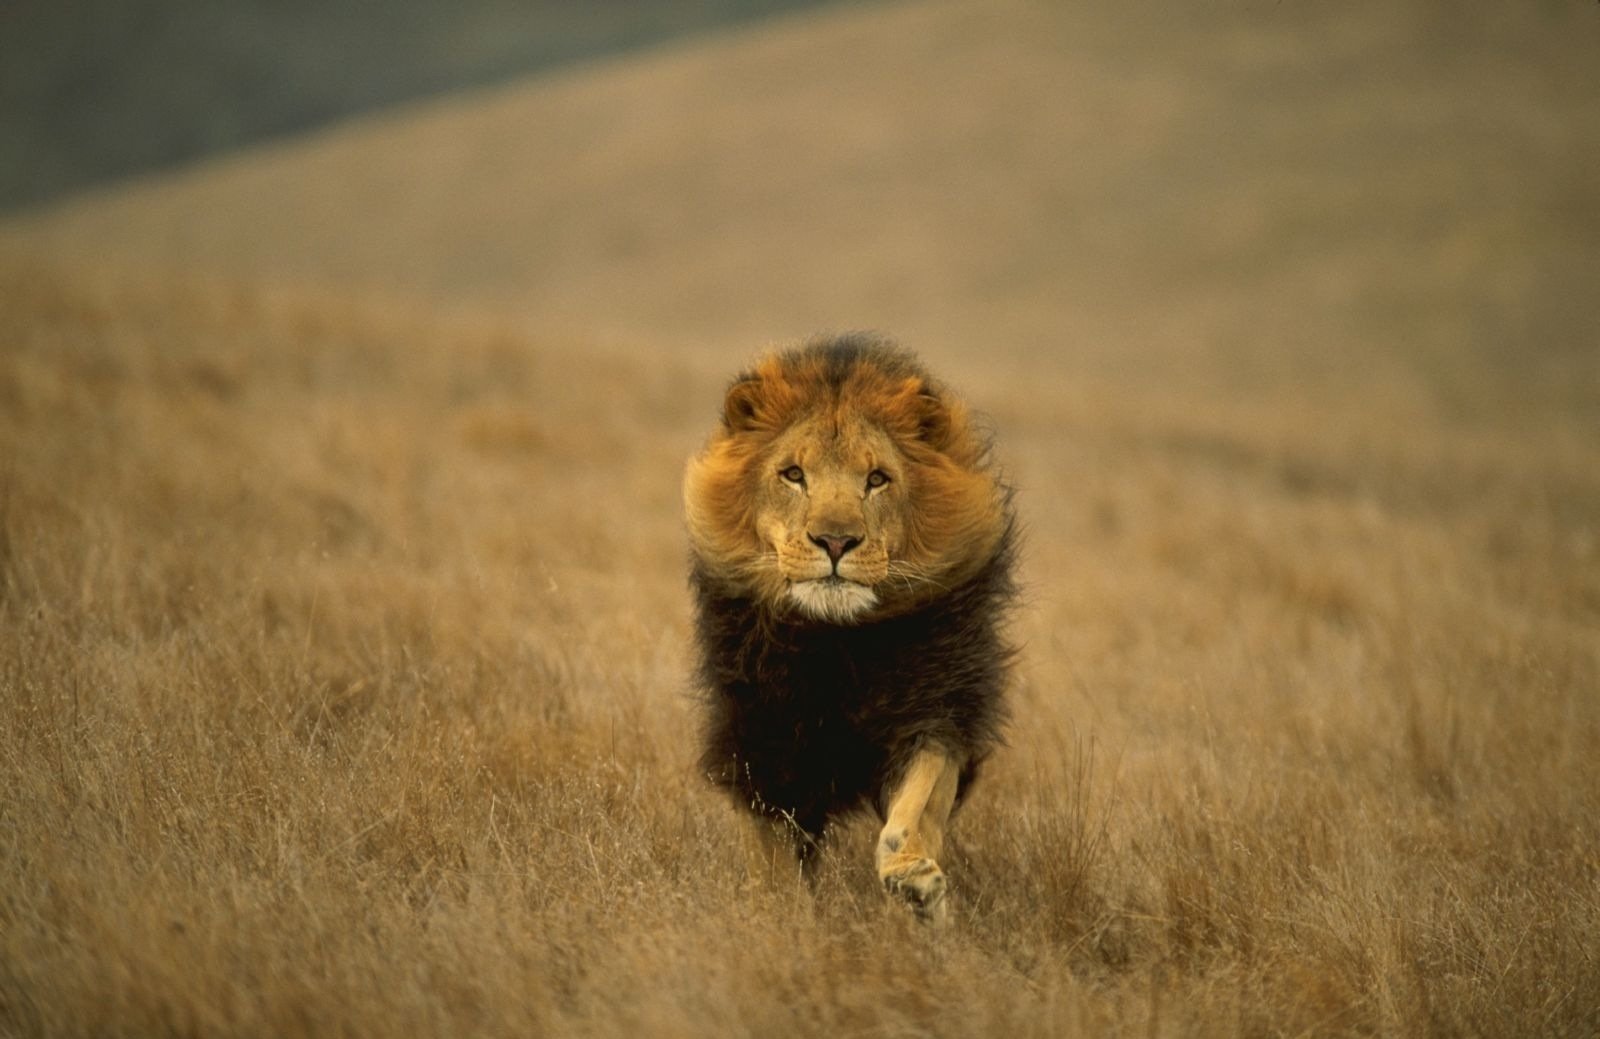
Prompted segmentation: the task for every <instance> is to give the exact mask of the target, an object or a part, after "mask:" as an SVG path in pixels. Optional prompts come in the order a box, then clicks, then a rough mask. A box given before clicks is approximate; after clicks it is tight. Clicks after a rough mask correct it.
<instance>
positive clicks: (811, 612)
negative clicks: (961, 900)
mask: <svg viewBox="0 0 1600 1039" xmlns="http://www.w3.org/2000/svg"><path fill="white" fill-rule="evenodd" d="M684 503H685V511H686V515H687V521H688V529H689V537H690V541H691V543H692V546H693V572H692V577H691V582H692V585H693V588H694V592H695V597H696V607H697V611H696V612H697V617H696V620H697V635H698V642H699V649H700V669H699V671H700V680H701V682H702V684H703V685H704V687H705V689H706V692H707V693H708V701H709V708H710V709H709V718H708V720H707V725H706V729H705V741H704V746H703V753H702V757H701V764H702V766H703V767H704V768H705V770H706V773H707V775H708V776H709V778H710V779H711V781H712V782H713V783H716V784H718V785H720V786H723V787H725V788H727V789H728V790H729V791H730V792H731V793H732V794H733V795H734V796H735V797H736V798H737V800H738V801H739V803H740V804H742V805H744V806H745V807H747V808H748V809H750V811H751V813H753V814H752V818H753V819H754V820H756V823H757V825H756V826H755V827H754V828H753V829H754V834H755V836H756V841H755V843H754V844H753V846H752V850H753V852H754V853H755V857H754V859H753V861H752V868H754V869H756V870H759V871H761V872H764V873H770V871H771V870H773V869H775V868H777V864H778V862H779V861H780V860H781V859H786V860H787V861H789V862H796V861H798V862H799V863H800V866H801V868H802V869H803V868H804V865H805V863H806V862H807V861H808V860H809V859H810V858H811V856H812V854H813V853H814V852H815V850H816V848H817V847H818V845H819V842H820V841H821V840H822V838H823V836H824V834H825V833H826V832H827V828H828V824H829V822H830V821H832V820H833V819H835V818H837V817H838V816H840V815H842V814H844V813H846V812H850V811H852V810H855V809H858V808H861V807H863V806H865V805H867V804H871V805H872V806H873V807H874V808H875V809H876V810H877V813H878V816H879V818H880V819H882V820H883V830H882V832H881V833H880V835H879V837H878V844H877V851H876V861H877V869H878V876H879V878H880V879H881V880H882V882H883V884H884V887H885V888H886V889H887V890H888V891H889V892H891V893H893V894H895V895H897V896H899V897H900V898H902V899H903V900H904V901H905V902H906V903H907V904H908V905H910V906H911V908H912V909H914V910H915V911H916V913H917V915H918V916H919V917H920V918H922V919H924V920H938V919H940V918H941V917H942V916H943V915H944V913H945V903H944V894H945V878H944V872H943V871H942V870H941V869H940V868H939V863H938V859H939V855H940V850H941V848H942V845H943V842H944V835H945V828H946V825H947V823H948V822H949V818H950V813H951V812H952V811H953V810H954V808H955V806H956V804H957V803H958V802H959V801H960V800H961V798H962V795H963V794H964V793H965V788H966V786H967V784H968V783H969V782H970V781H971V780H972V777H973V775H974V774H975V772H976V770H977V768H978V765H979V764H980V763H981V762H982V761H983V759H984V758H985V757H986V756H987V755H988V753H989V751H990V749H991V748H992V747H993V746H994V745H995V744H996V743H997V742H998V740H999V728H1000V725H1001V722H1002V720H1003V714H1004V709H1003V705H1002V703H1001V697H1002V693H1003V691H1004V687H1005V683H1006V672H1007V669H1008V665H1009V662H1010V658H1011V655H1012V654H1011V649H1010V647H1008V646H1007V644H1006V643H1005V641H1004V640H1003V639H1002V637H1001V633H1000V630H999V624H1000V620H1001V614H1002V613H1003V612H1004V610H1005V608H1006V607H1007V606H1008V605H1009V603H1010V602H1011V600H1012V598H1013V596H1014V592H1013V585H1012V581H1011V561H1012V556H1013V548H1012V544H1013V534H1012V531H1013V521H1012V513H1011V509H1010V504H1009V491H1008V490H1007V488H1006V487H1005V485H1004V484H1003V483H1002V482H1001V481H1000V479H999V477H998V476H997V474H996V473H995V472H994V470H993V469H992V467H991V465H990V462H989V456H988V444H987V441H986V439H985V438H984V437H983V436H981V435H980V434H979V433H978V432H977V431H976V430H975V429H974V428H973V425H972V422H971V421H970V419H969V417H968V415H967V411H966V409H965V408H964V407H963V406H962V404H961V402H960V401H959V400H957V399H956V398H955V397H953V396H952V395H951V394H950V393H949V392H948V391H947V390H946V389H945V388H944V387H943V386H942V385H940V384H939V383H937V382H935V381H934V380H933V379H932V378H930V377H929V375H928V374H927V372H926V371H924V370H923V368H922V367H921V365H920V364H918V363H917V361H916V360H915V359H914V358H913V357H912V356H911V355H910V354H909V353H908V352H906V351H905V350H902V349H900V348H899V347H897V346H895V345H893V344H892V343H889V342H887V341H884V340H880V339H875V338H871V337H867V336H860V335H852V336H844V337H839V338H830V339H818V340H814V341H812V342H810V343H807V344H806V345H804V346H802V347H799V348H797V349H793V350H789V351H786V352H783V353H778V354H775V355H772V356H769V357H767V358H765V359H764V360H762V361H761V362H760V363H759V364H757V365H756V366H755V367H754V368H752V369H751V370H749V371H747V372H745V373H744V374H742V375H740V376H739V377H738V378H737V379H735V380H734V382H733V384H732V385H731V386H730V387H729V388H728V392H727V399H726V401H725V403H724V407H723V413H722V423H721V425H720V426H719V427H718V428H717V429H716V431H715V432H714V433H713V434H712V435H711V438H710V440H709V441H708V442H707V444H706V446H705V448H704V449H703V450H702V451H701V453H700V454H699V455H697V456H696V457H695V458H693V459H691V460H690V462H689V465H688V470H687V472H686V473H685V475H684Z"/></svg>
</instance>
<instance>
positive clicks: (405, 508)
mask: <svg viewBox="0 0 1600 1039" xmlns="http://www.w3.org/2000/svg"><path fill="white" fill-rule="evenodd" d="M0 314H3V320H4V322H5V325H6V327H7V328H8V329H12V330H14V334H15V338H13V339H12V341H11V343H10V344H9V346H8V349H7V350H6V352H5V354H4V358H3V365H0V395H3V399H4V403H5V407H4V409H3V412H0V415H3V419H0V438H3V440H0V446H3V457H4V458H5V459H6V462H5V468H4V484H3V491H4V495H3V499H0V500H3V507H4V512H3V522H4V526H3V530H4V540H3V541H0V567H3V569H0V574H3V582H4V583H3V585H0V589H3V601H0V611H3V618H4V625H3V629H0V630H3V642H0V666H3V671H0V681H3V683H4V687H5V697H4V700H3V704H0V710H3V712H4V715H5V718H4V724H3V725H0V768H3V770H4V781H3V784H0V791H3V793H0V798H3V804H4V813H3V814H4V819H5V826H4V831H3V834H4V839H3V841H0V856H3V858H4V863H3V875H4V876H5V878H6V881H5V893H4V899H3V900H0V935H3V938H0V942H3V945H0V972H3V973H0V1023H3V1025H4V1027H5V1029H6V1030H7V1031H9V1032H15V1033H24V1034H30V1033H49V1034H100V1035H104V1034H149V1033H153V1032H177V1033H212V1034H215V1033H219V1032H228V1033H237V1032H252V1033H284V1032H300V1031H310V1032H318V1033H338V1034H362V1035H392V1034H417V1033H431V1034H529V1033H533V1034H539V1033H544V1034H596V1035H612V1034H633V1033H635V1032H639V1031H644V1032H649V1033H652V1034H707V1033H712V1034H717V1033H722V1034H749V1033H758V1032H777V1033H780V1034H791V1033H801V1034H819V1033H836V1032H844V1033H848V1034H904V1033H918V1034H920V1033H935V1034H994V1033H996V1032H999V1031H1006V1032H1012V1033H1019V1034H1075V1033H1083V1034H1098V1033H1102V1032H1104V1031H1107V1030H1126V1031H1138V1032H1141V1033H1143V1032H1146V1031H1149V1032H1153V1033H1155V1034H1219V1035H1220V1034H1235V1033H1261V1034H1277V1033H1299V1032H1312V1033H1371V1032H1376V1033H1384V1034H1440V1033H1445V1034H1451V1033H1466V1034H1472V1033H1481V1034H1517V1033H1522V1034H1533V1033H1539V1034H1569V1035H1581V1034H1585V1033H1588V1032H1591V1031H1592V1030H1593V1029H1594V1028H1595V1027H1596V1025H1597V1024H1600V1019H1597V1016H1596V1014H1597V1007H1600V963H1597V962H1596V959H1595V957H1596V954H1597V950H1596V935H1600V899H1597V891H1600V852H1597V849H1600V832H1597V830H1600V823H1597V821H1596V820H1597V819H1600V778H1597V770H1596V769H1595V767H1594V762H1595V761H1596V760H1597V759H1600V758H1597V755H1600V699H1597V697H1596V696H1595V690H1596V681H1597V667H1600V664H1597V646H1596V637H1595V630H1596V624H1597V620H1600V576H1597V575H1600V568H1597V567H1596V565H1595V544H1594V540H1593V538H1594V534H1593V527H1592V526H1591V524H1592V522H1593V518H1594V516H1595V515H1596V514H1597V510H1600V478H1597V476H1596V474H1597V473H1600V466H1597V465H1596V457H1595V453H1594V450H1593V448H1592V446H1586V445H1585V443H1584V442H1583V441H1582V440H1581V439H1579V438H1578V437H1577V436H1576V435H1573V436H1570V437H1568V438H1562V437H1559V436H1554V434H1552V439H1549V440H1546V439H1542V438H1538V437H1528V438H1527V439H1525V440H1520V441H1508V440H1505V439H1500V438H1496V439H1495V440H1493V441H1492V442H1482V443H1480V442H1476V441H1474V439H1473V438H1472V437H1471V436H1470V435H1467V434H1463V433H1460V432H1457V431H1450V432H1449V433H1448V435H1447V434H1446V433H1444V432H1441V431H1438V430H1429V429H1422V430H1418V429H1415V428H1413V429H1412V430H1411V431H1410V433H1409V435H1407V436H1403V437H1402V436H1392V437H1391V436H1389V435H1387V434H1388V432H1389V431H1383V430H1373V429H1365V430H1349V429H1345V430H1342V431H1336V430H1337V424H1336V423H1333V422H1331V421H1330V425H1329V429H1330V432H1328V433H1327V434H1326V435H1319V436H1317V437H1316V438H1314V439H1310V440H1307V441H1305V442H1300V443H1295V442H1289V443H1285V442H1284V441H1283V440H1282V439H1280V438H1274V437H1266V436H1264V435H1263V434H1262V433H1260V432H1259V430H1262V429H1264V428H1265V429H1270V426H1271V423H1272V422H1274V421H1275V420H1276V421H1279V422H1283V423H1285V424H1287V422H1288V418H1289V416H1285V415H1273V414H1270V413H1268V414H1261V415H1256V416H1250V420H1251V421H1250V422H1249V423H1248V424H1245V423H1244V422H1243V420H1242V419H1241V418H1240V416H1239V415H1238V413H1237V412H1229V413H1204V412H1201V413H1196V412H1194V411H1192V410H1189V409H1182V410H1181V411H1180V410H1171V411H1169V410H1165V409H1164V408H1163V407H1162V405H1161V402H1159V401H1152V400H1118V399H1115V398H1110V397H1106V396H1100V397H1098V398H1097V399H1098V401H1099V403H1098V404H1096V405H1094V406H1092V407H1091V406H1090V405H1088V404H1087V403H1086V402H1085V401H1081V400H1067V401H1057V400H1052V399H1051V395H1050V394H1049V393H1048V391H1043V390H1038V389H1035V390H1033V391H1032V392H1031V393H1030V392H1028V391H1027V390H1025V389H1024V388H1022V387H1018V388H1017V389H1016V392H1015V393H1014V394H1013V395H1012V396H1011V397H1010V399H1011V400H1013V401H1014V402H1015V403H1014V404H1013V405H1011V406H1010V407H1008V408H1007V409H1005V410H1004V411H1003V412H1002V417H1000V418H998V419H997V423H998V425H999V427H1000V429H1001V431H1002V432H1003V434H1004V444H1005V451H1004V455H1005V457H1007V458H1010V459H1014V460H1015V469H1016V471H1017V472H1018V474H1019V476H1021V475H1022V474H1026V478H1025V479H1023V480H1022V481H1021V482H1022V483H1023V487H1024V497H1023V498H1022V499H1021V500H1022V503H1023V515H1024V518H1025V520H1026V522H1027V525H1028V550H1027V554H1026V559H1027V565H1026V567H1025V574H1026V576H1027V581H1028V585H1029V593H1028V601H1027V604H1026V606H1025V608H1024V609H1023V610H1022V611H1021V613H1020V616H1019V619H1018V622H1017V634H1018V636H1019V637H1020V639H1021V641H1022V642H1023V643H1024V644H1025V646H1026V653H1025V657H1024V661H1025V663H1024V666H1023V668H1022V672H1021V678H1020V685H1019V688H1018V690H1017V693H1016V697H1015V700H1016V705H1015V707H1016V715H1017V718H1016V720H1017V725H1016V727H1015V729H1014V732H1013V738H1012V746H1011V748H1010V749H1009V750H1008V751H1007V752H1005V753H1004V754H1003V755H1002V756H1001V757H1000V758H999V759H998V760H997V761H996V762H995V763H994V767H993V768H992V769H991V771H990V773H989V774H988V775H987V776H986V777H985V782H984V783H983V785H982V786H981V788H980V789H979V792H978V794H977V795H975V796H974V798H973V799H972V801H971V803H970V805H969V806H968V807H967V808H966V809H964V810H963V812H962V814H961V816H960V818H959V822H958V826H957V830H956V841H957V845H956V850H955V853H954V856H953V861H952V863H951V874H952V880H953V883H954V884H955V890H956V897H957V898H958V901H957V903H956V912H955V920H954V924H953V926H952V927H950V928H949V929H948V930H946V931H943V932H940V933H930V932H928V931H926V930H924V929H920V928H918V927H917V926H915V925H914V924H913V923H912V922H911V921H910V919H909V918H908V917H907V916H906V915H905V914H904V913H903V912H902V911H900V910H899V909H897V908H896V907H894V906H890V905H886V904H885V903H884V901H883V899H882V898H881V896H880V895H879V894H878V893H877V892H876V891H875V890H874V884H873V880H872V873H871V870H870V868H869V865H868V864H869V861H870V856H869V849H870V846H871V840H872V837H873V833H872V830H871V829H870V828H869V827H856V828H847V829H845V830H844V831H842V832H840V833H839V834H837V835H836V837H837V840H836V842H835V844H834V850H833V851H832V853H831V854H830V855H829V856H828V857H826V858H825V860H824V868H823V871H822V877H821V882H820V885H819V888H818V890H817V891H816V893H815V895H814V896H813V895H809V894H804V893H798V892H787V893H780V894H773V893H770V892H768V893H761V892H747V891H741V889H740V882H741V874H740V863H741V861H742V860H741V858H740V855H739V853H738V851H737V843H736V839H735V836H736V835H735V831H734V829H733V826H732V825H731V819H730V818H728V817H727V816H726V815H725V813H724V811H723V810H722V808H721V805H720V804H719V803H718V802H717V801H715V800H714V799H713V798H712V797H710V796H709V795H708V794H707V792H706V791H705V789H703V787H702V784H701V782H700V780H699V778H698V777H697V776H696V775H695V774H694V771H693V766H692V757H693V755H692V751H691V749H690V748H691V741H692V737H693V731H694V715H693V710H692V707H693V702H692V699H691V698H690V696H689V690H688V687H687V683H686V674H687V670H688V660H687V637H688V633H687V625H686V608H685V602H684V599H685V596H684V590H683V578H682V570H683V549H682V546H681V535H680V531H679V524H678V519H677V512H676V501H675V495H676V475H677V472H678V468H679V463H680V461H681V455H682V453H683V449H684V447H685V445H690V446H692V445H693V443H694V442H695V439H696V437H697V435H698V434H699V433H700V432H701V427H702V426H703V424H704V420H705V418H706V415H707V413H708V410H709V409H708V407H706V406H691V402H694V403H697V404H699V405H706V403H707V400H708V397H710V396H711V395H708V393H707V392H705V391H703V390H701V389H698V388H695V384H696V383H697V382H699V381H702V373H698V372H694V371H693V370H692V368H691V367H689V366H683V365H675V364H671V363H668V364H652V365H648V366H646V365H642V364H639V363H638V362H637V361H629V360H628V359H627V358H622V357H616V358H610V359H607V363H604V364H595V363H594V359H593V357H592V356H584V355H579V354H575V353H568V352H564V351H560V350H551V349H549V348H547V346H546V345H545V344H539V343H535V342H530V341H528V340H526V339H524V338H520V337H519V336H518V335H517V334H516V333H514V332H512V331H509V330H507V329H505V328H499V327H495V326H493V325H492V324H472V323H468V322H456V323H448V322H445V323H441V322H439V321H430V320H429V319H428V318H427V317H426V315H416V314H410V315H405V314H404V313H403V312H397V311H396V310H395V309H394V308H391V307H380V306H377V305H371V306H366V307H362V306H358V305H353V304H350V303H341V302H337V301H330V300H326V299H318V298H295V297H288V296H284V295H283V294H281V293H280V294H276V295H274V294H263V293H256V292H252V291H250V290H247V289H240V288H229V287H226V286H218V285H214V284H202V283H194V284H188V285H178V286H174V285H170V284H166V285H162V286H161V287H159V288H152V287H150V286H148V285H141V284H139V283H137V282H133V281H129V280H126V279H124V280H122V281H116V280H107V279H105V278H103V277H101V278H88V277H79V278H70V277H67V276H65V275H63V274H62V273H60V272H49V271H41V270H39V269H37V268H35V269H21V268H19V267H17V266H8V267H6V268H5V271H4V278H3V292H0ZM1058 408H1060V409H1062V411H1063V413H1067V414H1072V415H1075V416H1076V417H1075V418H1073V419H1072V420H1071V421H1070V422H1069V423H1068V426H1067V428H1068V431H1069V435H1067V436H1065V437H1063V436H1062V435H1061V428H1062V427H1061V424H1060V422H1059V421H1057V420H1055V419H1054V418H1053V416H1054V415H1055V414H1056V413H1057V409H1058ZM1180 416H1181V418H1180ZM1330 419H1331V417H1330ZM1569 432H1570V431H1569ZM1586 452H1587V453H1586ZM1424 454H1426V456H1427V459H1428V460H1427V461H1426V462H1423V461H1422V459H1421V457H1419V456H1421V455H1424Z"/></svg>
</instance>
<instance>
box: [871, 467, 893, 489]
mask: <svg viewBox="0 0 1600 1039" xmlns="http://www.w3.org/2000/svg"><path fill="white" fill-rule="evenodd" d="M888 482H889V474H888V473H886V472H884V471H883V470H882V469H874V470H872V472H870V473H868V474H867V487H868V488H869V489H876V488H878V487H882V486H883V485H884V484H886V483H888Z"/></svg>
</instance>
